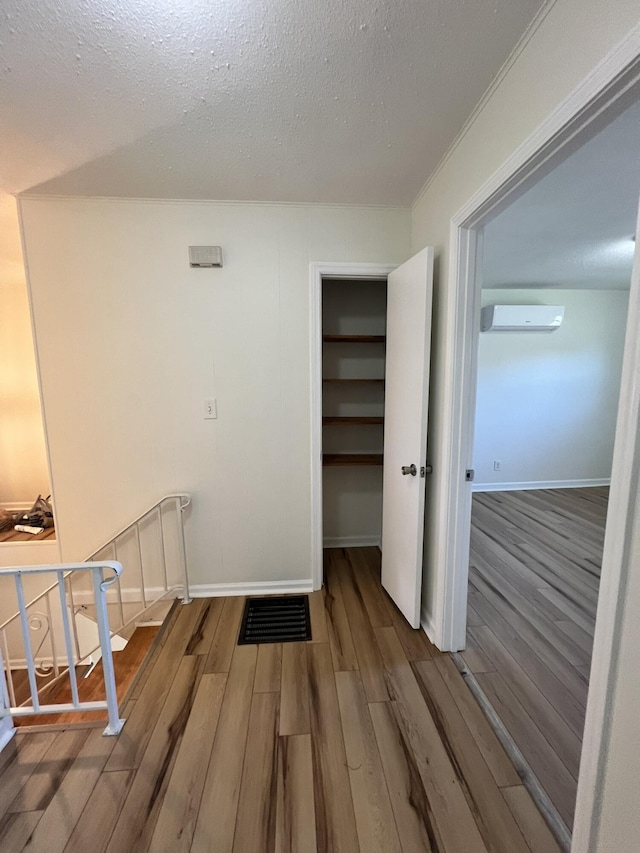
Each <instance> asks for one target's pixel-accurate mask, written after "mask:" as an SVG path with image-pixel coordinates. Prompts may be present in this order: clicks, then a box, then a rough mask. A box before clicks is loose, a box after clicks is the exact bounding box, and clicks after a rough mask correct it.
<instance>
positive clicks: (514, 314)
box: [480, 305, 564, 332]
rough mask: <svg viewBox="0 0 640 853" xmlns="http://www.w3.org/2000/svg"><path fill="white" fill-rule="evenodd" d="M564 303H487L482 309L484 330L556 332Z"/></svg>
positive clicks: (482, 327)
mask: <svg viewBox="0 0 640 853" xmlns="http://www.w3.org/2000/svg"><path fill="white" fill-rule="evenodd" d="M563 317H564V305H487V306H486V307H485V308H483V309H482V314H481V320H480V329H481V330H482V331H483V332H555V330H556V329H559V328H560V326H561V324H562V318H563Z"/></svg>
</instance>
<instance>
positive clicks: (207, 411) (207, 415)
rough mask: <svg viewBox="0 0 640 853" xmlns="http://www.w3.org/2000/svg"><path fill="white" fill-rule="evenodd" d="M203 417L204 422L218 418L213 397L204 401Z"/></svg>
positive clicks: (216, 406)
mask: <svg viewBox="0 0 640 853" xmlns="http://www.w3.org/2000/svg"><path fill="white" fill-rule="evenodd" d="M203 417H204V419H205V421H215V419H216V418H217V417H218V404H217V402H216V399H215V397H211V398H210V399H208V400H205V401H204V404H203Z"/></svg>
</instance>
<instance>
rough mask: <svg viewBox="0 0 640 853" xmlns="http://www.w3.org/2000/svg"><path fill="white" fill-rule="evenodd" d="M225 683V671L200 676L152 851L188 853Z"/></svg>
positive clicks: (161, 810)
mask: <svg viewBox="0 0 640 853" xmlns="http://www.w3.org/2000/svg"><path fill="white" fill-rule="evenodd" d="M226 686H227V674H226V673H207V674H205V675H203V676H202V678H201V679H200V683H199V685H198V690H197V692H196V696H195V700H194V702H193V709H192V711H191V714H190V715H189V720H188V722H187V725H186V728H185V730H184V737H183V738H182V743H181V744H180V748H179V750H178V754H177V757H176V762H175V765H174V767H173V771H172V773H171V776H170V778H169V783H168V785H167V790H166V793H165V796H164V798H163V800H162V805H161V806H160V813H159V815H158V822H157V823H156V827H155V830H154V833H153V837H152V840H151V844H150V846H149V851H152V853H189V850H190V849H191V841H192V839H193V834H194V832H195V827H196V821H197V818H198V811H199V809H200V800H201V798H202V791H203V788H204V782H205V778H206V775H207V767H208V764H209V756H210V755H211V750H212V749H213V742H214V738H215V733H216V729H217V726H218V719H219V716H220V709H221V707H222V699H223V696H224V691H225V688H226Z"/></svg>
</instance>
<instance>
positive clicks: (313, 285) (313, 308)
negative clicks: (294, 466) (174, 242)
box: [309, 261, 399, 590]
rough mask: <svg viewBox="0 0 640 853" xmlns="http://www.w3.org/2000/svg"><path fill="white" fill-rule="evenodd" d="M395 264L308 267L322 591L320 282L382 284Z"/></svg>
mask: <svg viewBox="0 0 640 853" xmlns="http://www.w3.org/2000/svg"><path fill="white" fill-rule="evenodd" d="M397 266H399V264H369V263H347V262H344V263H341V262H339V261H314V262H312V263H310V264H309V286H310V302H311V304H310V311H309V314H310V320H311V328H310V335H309V363H310V366H311V580H312V582H313V589H314V590H315V589H320V588H321V587H322V574H323V569H322V548H323V526H324V525H323V514H322V280H323V279H325V278H339V279H341V278H350V279H354V280H356V281H357V280H358V279H360V280H362V279H372V280H378V281H382V280H384V281H386V280H387V276H388V275H389V273H390V272H393V270H394V269H395V268H396V267H397Z"/></svg>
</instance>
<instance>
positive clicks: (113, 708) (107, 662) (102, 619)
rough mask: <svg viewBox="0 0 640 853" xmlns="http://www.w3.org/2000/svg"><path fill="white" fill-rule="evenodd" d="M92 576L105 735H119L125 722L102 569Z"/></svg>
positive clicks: (97, 569) (94, 572)
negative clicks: (106, 722) (106, 718)
mask: <svg viewBox="0 0 640 853" xmlns="http://www.w3.org/2000/svg"><path fill="white" fill-rule="evenodd" d="M91 574H92V579H93V594H94V598H95V601H96V615H97V617H98V635H99V637H100V649H101V651H102V671H103V674H104V687H105V691H106V694H107V711H108V714H109V725H108V726H107V728H106V729H105V730H104V734H105V735H117V734H119V733H120V732H121V731H122V727H123V725H124V720H121V719H120V714H119V710H118V693H117V690H116V678H115V673H114V670H113V652H112V650H111V637H110V635H109V616H108V613H107V597H106V592H105V588H104V586H103V577H102V568H96V569H93V571H92V572H91Z"/></svg>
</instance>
